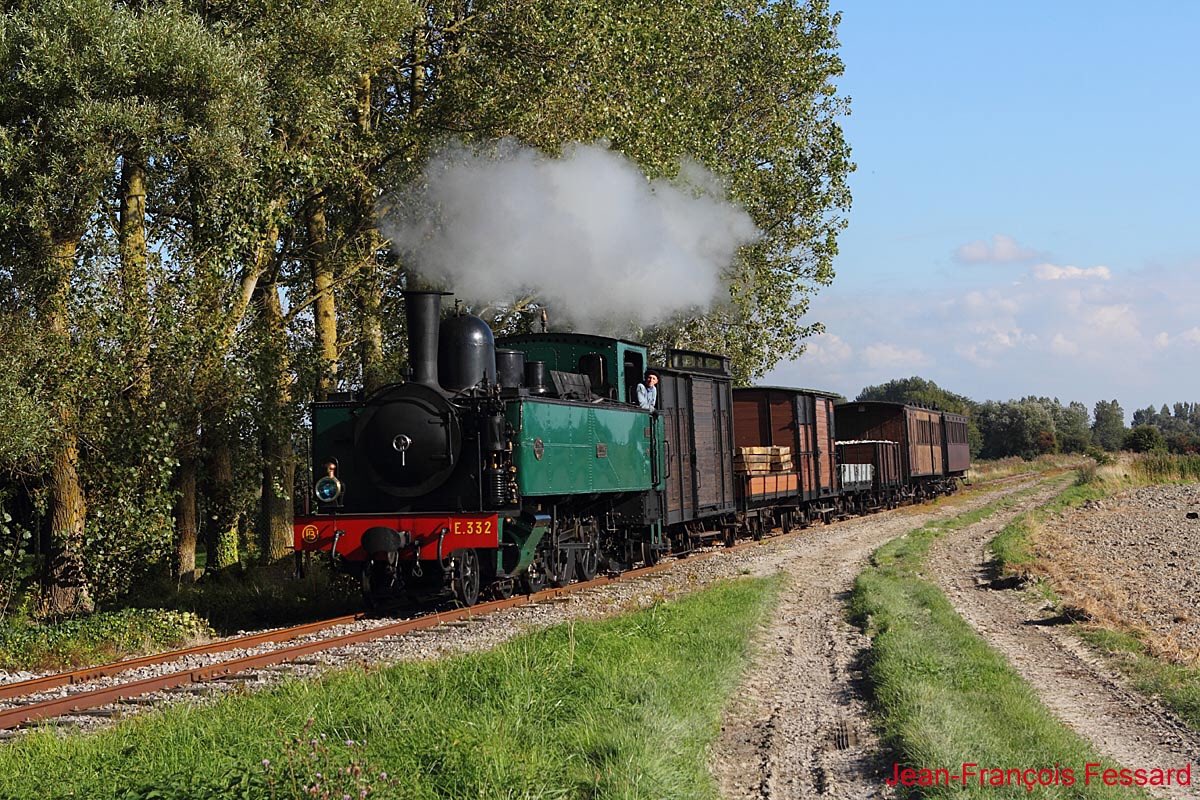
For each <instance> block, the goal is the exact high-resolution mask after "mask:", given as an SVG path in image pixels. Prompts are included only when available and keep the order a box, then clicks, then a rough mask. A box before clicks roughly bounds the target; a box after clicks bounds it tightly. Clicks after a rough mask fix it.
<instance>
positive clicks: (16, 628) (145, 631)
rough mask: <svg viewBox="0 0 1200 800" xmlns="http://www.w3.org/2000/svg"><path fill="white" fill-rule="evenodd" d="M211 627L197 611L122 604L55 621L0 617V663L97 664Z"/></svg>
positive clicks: (197, 637) (192, 637)
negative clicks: (145, 607) (119, 606)
mask: <svg viewBox="0 0 1200 800" xmlns="http://www.w3.org/2000/svg"><path fill="white" fill-rule="evenodd" d="M212 635H213V631H212V630H211V629H210V628H209V627H208V625H207V624H205V622H204V620H202V619H200V618H199V617H197V616H196V615H195V614H191V613H187V612H180V611H162V610H157V609H156V610H150V609H124V610H122V611H104V612H99V613H97V614H93V615H91V616H87V617H75V618H72V619H68V620H63V621H59V622H55V623H38V622H34V621H32V620H30V619H27V618H24V617H9V618H6V619H2V620H0V669H6V670H21V669H24V670H30V669H60V668H64V667H72V666H75V667H77V666H82V665H90V664H100V663H105V662H108V661H113V660H115V659H118V658H123V657H125V656H127V655H129V654H131V653H146V652H151V651H155V650H163V649H169V648H173V647H181V646H184V645H186V644H188V643H192V642H197V641H203V640H206V639H208V638H210V637H211V636H212Z"/></svg>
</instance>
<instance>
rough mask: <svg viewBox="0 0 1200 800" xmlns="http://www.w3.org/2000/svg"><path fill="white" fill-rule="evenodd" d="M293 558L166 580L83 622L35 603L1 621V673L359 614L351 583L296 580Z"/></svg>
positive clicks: (318, 571)
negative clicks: (36, 611) (33, 608)
mask: <svg viewBox="0 0 1200 800" xmlns="http://www.w3.org/2000/svg"><path fill="white" fill-rule="evenodd" d="M293 570H294V567H293V564H292V561H291V560H290V559H288V560H286V561H284V562H281V563H279V564H276V565H273V566H269V567H251V568H247V569H245V570H243V571H240V572H239V573H238V574H231V575H222V576H206V577H205V578H203V579H202V580H201V581H199V582H197V583H195V584H189V585H182V586H181V585H177V584H176V583H175V582H174V581H173V580H170V579H163V580H162V581H159V582H157V583H151V584H148V585H145V586H142V587H140V588H139V591H138V594H137V595H136V596H135V597H131V598H127V600H126V602H127V603H128V604H129V606H131V607H128V608H118V609H104V610H101V611H98V612H96V613H95V614H91V615H89V616H85V617H70V618H66V619H57V620H38V619H35V618H34V617H33V616H32V615H31V614H30V612H29V610H28V606H29V603H24V604H21V605H19V606H18V609H19V610H18V611H17V613H13V614H9V615H7V616H0V669H6V670H44V669H45V670H50V669H67V668H73V667H81V666H90V665H95V664H101V663H107V662H109V661H115V660H119V659H122V658H128V657H129V656H134V655H140V654H143V653H147V652H152V651H158V650H163V649H170V648H175V647H183V646H186V645H189V644H193V643H196V642H200V641H205V640H207V639H209V638H211V637H213V636H215V635H227V634H233V633H236V632H237V631H240V630H246V629H252V628H262V627H270V626H284V625H292V624H296V623H299V622H307V621H310V620H313V619H319V618H321V617H331V616H337V615H340V614H348V613H353V612H355V611H358V610H360V609H361V606H362V601H361V598H360V595H359V589H358V586H357V584H356V582H355V581H354V580H352V579H351V578H350V577H349V576H345V575H339V574H331V573H330V571H329V570H327V569H325V568H324V565H323V564H321V563H319V562H318V563H316V564H314V565H313V568H312V569H310V570H309V571H308V574H307V577H306V578H304V579H303V580H298V579H296V578H295V577H294V576H293Z"/></svg>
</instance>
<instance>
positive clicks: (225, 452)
mask: <svg viewBox="0 0 1200 800" xmlns="http://www.w3.org/2000/svg"><path fill="white" fill-rule="evenodd" d="M204 437H205V439H206V440H207V441H208V446H207V448H205V449H206V450H207V452H208V453H209V464H208V480H209V486H208V504H209V508H208V519H207V520H206V524H205V526H204V540H205V541H204V543H205V548H206V549H207V551H208V564H207V566H206V571H207V572H208V573H210V574H214V575H215V574H220V573H222V572H224V571H226V570H228V569H229V568H230V567H233V566H235V565H236V564H237V563H238V508H237V502H236V498H235V495H234V485H233V445H232V443H231V442H230V437H229V433H228V431H226V430H224V429H223V427H222V425H221V424H220V422H219V421H214V422H212V423H211V424H206V425H205V426H204Z"/></svg>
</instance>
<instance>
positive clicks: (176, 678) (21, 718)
mask: <svg viewBox="0 0 1200 800" xmlns="http://www.w3.org/2000/svg"><path fill="white" fill-rule="evenodd" d="M796 533H798V531H797V532H793V533H791V534H788V536H789V537H790V536H794V535H796ZM781 538H782V537H780V536H776V537H772V538H771V541H778V540H780V539H781ZM761 543H762V542H760V541H747V542H741V543H739V544H737V545H734V546H733V547H727V548H720V549H717V550H712V551H710V552H706V553H693V554H691V555H690V556H689V557H687V558H686V560H687V561H700V560H706V559H709V558H712V557H714V556H716V555H717V554H718V553H723V552H728V551H730V550H739V549H742V548H744V547H749V546H753V545H758V544H761ZM678 563H679V561H677V560H671V561H665V562H661V563H658V564H655V565H653V566H649V567H639V568H638V569H634V570H630V571H628V572H623V573H620V574H618V575H614V576H601V577H597V578H593V579H592V580H589V581H583V582H580V583H572V584H569V585H567V586H563V587H557V588H550V589H543V590H542V591H540V592H537V593H535V594H531V595H516V596H513V597H509V598H505V599H503V600H492V601H490V602H486V603H480V604H478V605H474V606H469V607H466V608H457V609H452V610H447V611H435V612H430V613H428V614H424V615H422V616H420V617H414V618H412V619H406V620H401V621H399V622H395V623H392V624H390V625H381V626H379V627H376V628H371V629H369V630H365V631H356V632H354V633H348V634H343V635H341V636H335V637H333V638H330V639H321V640H319V641H315V642H306V643H304V644H299V645H292V646H290V647H282V648H279V649H276V650H272V651H270V652H267V653H259V654H257V655H250V656H243V657H241V658H235V659H230V660H228V661H221V662H217V663H215V664H211V665H209V666H207V667H198V668H194V669H182V670H177V671H175V672H170V673H166V674H164V675H157V676H153V677H149V678H142V679H140V680H136V681H129V682H126V683H121V684H118V685H116V686H110V687H105V688H101V689H96V690H93V691H85V692H78V693H76V694H72V695H67V696H66V697H59V698H54V699H51V700H44V701H40V702H37V703H29V704H25V705H19V706H14V707H13V708H8V709H3V710H0V730H10V729H12V728H16V727H18V726H20V725H23V724H25V723H29V722H36V721H38V720H44V719H51V718H54V717H59V716H64V715H67V714H71V713H74V712H79V711H86V710H88V709H93V708H97V707H99V706H104V705H108V704H109V703H114V702H117V701H120V700H128V699H131V698H134V697H138V696H140V695H143V694H146V693H149V692H154V691H160V690H163V689H172V688H176V687H178V686H186V685H188V684H192V683H203V682H205V681H210V680H213V679H216V678H222V677H226V676H229V675H234V674H237V673H240V672H245V671H248V670H252V669H257V668H261V667H267V666H271V665H274V664H279V663H283V662H286V661H294V660H296V659H298V658H303V657H304V656H307V655H311V654H313V653H318V652H321V651H323V650H332V649H336V648H338V647H344V646H346V645H352V644H358V643H360V642H366V641H372V640H374V639H383V638H386V637H388V636H399V635H402V634H405V633H412V632H413V631H418V630H425V629H428V628H433V627H436V626H438V625H441V624H443V623H446V622H455V621H459V620H463V619H471V618H476V617H484V616H487V615H489V614H492V613H494V612H496V611H501V610H503V609H506V608H513V607H516V606H521V605H531V606H532V605H538V604H539V603H543V602H547V601H553V600H556V599H558V598H560V597H565V596H567V595H569V594H573V593H575V592H580V591H584V590H587V589H594V588H599V587H602V586H608V585H610V584H613V583H619V582H623V581H628V580H635V579H638V578H642V577H646V576H649V575H653V574H655V573H658V572H663V571H665V570H667V569H670V568H671V567H673V566H675V565H676V564H678ZM349 619H355V618H354V617H351V618H349ZM312 624H313V625H316V624H318V623H312ZM262 635H263V636H265V635H266V634H262ZM293 638H294V637H293ZM214 644H219V643H214ZM224 649H229V648H224ZM129 663H132V660H131V661H130V662H116V664H113V665H105V666H106V667H110V666H112V667H116V666H121V665H126V664H129ZM99 669H102V668H100V667H97V668H95V670H99ZM95 670H93V671H95ZM80 672H85V670H81V671H80ZM47 677H56V676H47ZM101 677H105V676H101ZM36 680H38V679H35V681H33V682H36ZM25 683H26V684H28V683H31V682H25ZM14 685H17V684H14ZM59 685H63V684H61V683H60V684H59Z"/></svg>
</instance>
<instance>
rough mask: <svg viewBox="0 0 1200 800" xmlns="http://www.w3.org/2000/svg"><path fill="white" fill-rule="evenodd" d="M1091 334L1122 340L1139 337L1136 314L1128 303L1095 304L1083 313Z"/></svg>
mask: <svg viewBox="0 0 1200 800" xmlns="http://www.w3.org/2000/svg"><path fill="white" fill-rule="evenodd" d="M1083 319H1084V321H1085V322H1086V323H1087V325H1088V326H1089V328H1090V329H1091V332H1092V333H1093V334H1102V335H1104V336H1106V337H1117V338H1119V339H1122V340H1134V339H1137V338H1139V336H1140V335H1141V332H1140V331H1139V330H1138V319H1137V314H1135V313H1134V311H1133V309H1132V308H1130V307H1129V306H1128V305H1110V306H1096V307H1095V308H1092V309H1091V310H1089V311H1087V312H1086V313H1085V314H1084V315H1083Z"/></svg>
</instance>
